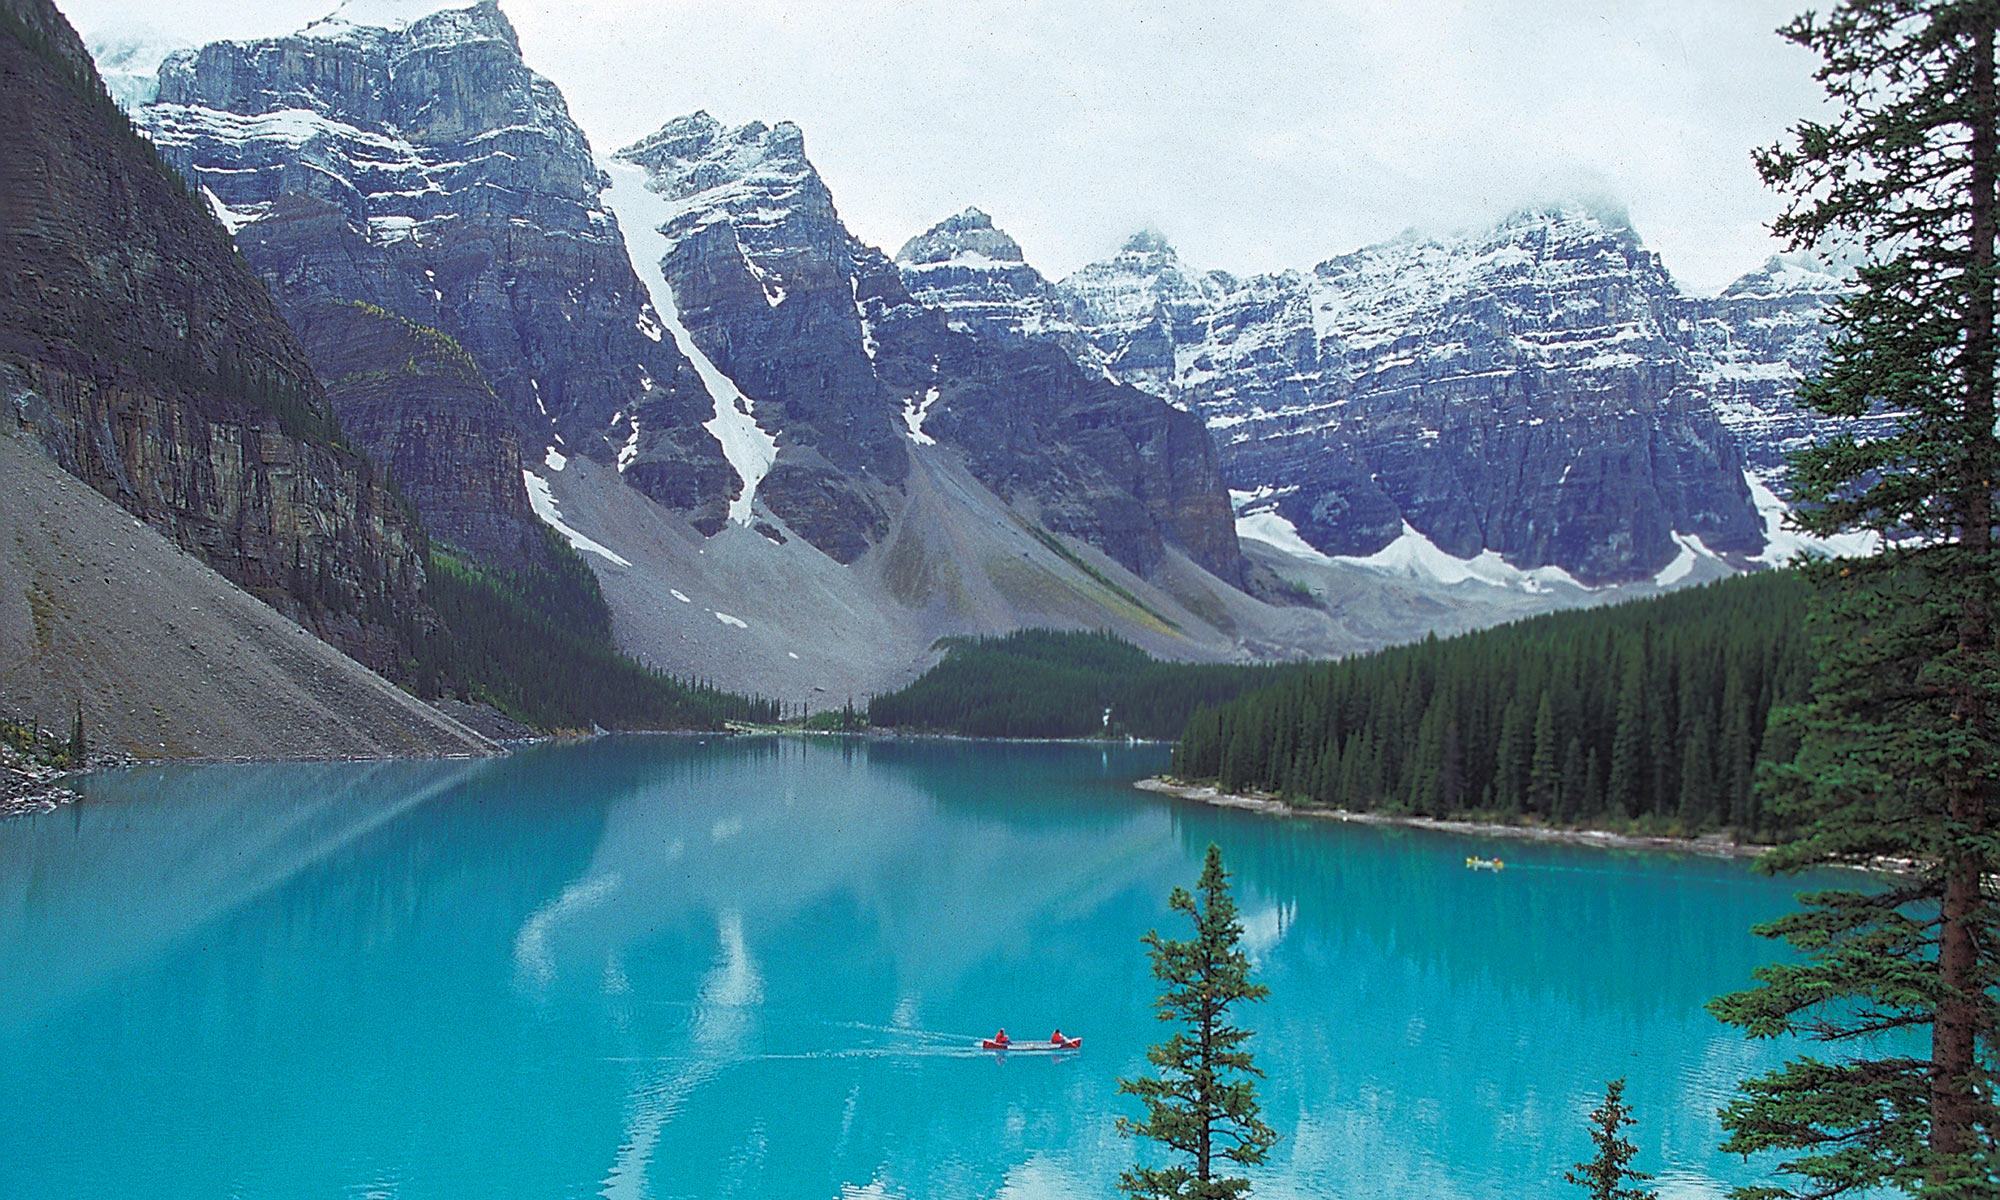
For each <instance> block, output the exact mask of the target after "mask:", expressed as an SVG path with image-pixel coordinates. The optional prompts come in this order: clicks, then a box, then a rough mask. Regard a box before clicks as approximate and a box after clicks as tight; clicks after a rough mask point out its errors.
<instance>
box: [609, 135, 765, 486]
mask: <svg viewBox="0 0 2000 1200" xmlns="http://www.w3.org/2000/svg"><path fill="white" fill-rule="evenodd" d="M598 165H599V166H600V167H602V168H603V169H604V173H605V176H606V177H607V178H608V179H609V180H610V181H611V186H610V187H609V188H608V189H606V190H605V193H604V202H605V203H606V204H608V205H610V206H611V209H612V211H613V212H615V213H617V214H618V224H619V226H620V228H621V229H623V230H624V233H625V238H626V243H627V244H628V245H629V246H631V248H632V265H633V267H634V269H636V270H637V271H638V273H639V281H640V282H641V283H643V284H645V285H646V289H647V291H648V292H649V293H650V294H651V295H652V298H653V310H654V312H655V313H657V314H658V317H659V320H660V322H661V323H662V324H663V325H664V326H665V327H666V329H667V331H668V332H669V333H671V334H673V338H674V345H676V346H677V347H679V348H680V352H681V353H682V354H683V355H685V356H687V360H688V361H689V362H690V363H692V364H693V365H694V369H695V373H696V374H697V375H699V376H700V377H701V382H702V386H703V387H705V388H707V389H708V395H709V398H710V399H711V400H712V401H714V403H715V416H714V418H713V419H712V420H709V421H706V422H703V424H702V428H704V429H706V430H708V431H709V432H710V433H711V434H714V435H715V440H716V441H718V442H720V443H722V453H723V457H725V458H727V459H728V460H729V465H730V466H731V467H734V468H735V469H736V476H737V478H738V479H740V480H742V481H743V489H742V491H741V492H739V493H738V494H737V496H736V498H735V499H733V500H731V501H730V502H729V519H730V520H732V521H735V522H736V523H737V524H739V525H748V524H750V522H751V520H752V515H753V514H752V509H751V502H752V500H754V499H755V497H756V494H757V485H758V484H759V483H762V482H763V481H764V476H765V475H767V474H769V473H770V470H771V464H772V463H773V462H774V461H776V460H777V457H778V439H777V438H776V437H774V436H773V435H772V434H771V433H769V432H768V431H766V430H765V429H764V428H763V427H762V426H761V425H759V424H757V416H756V402H755V401H753V400H751V399H750V397H748V396H746V395H744V394H743V391H742V389H741V388H738V387H737V386H736V383H735V381H733V380H731V379H730V378H729V376H727V375H725V374H723V373H722V371H721V370H720V369H719V368H718V367H716V365H715V363H714V362H712V361H711V360H710V359H709V357H708V355H707V354H705V353H703V352H702V349H701V347H700V346H698V345H696V344H695V340H694V335H693V334H691V333H689V332H688V328H687V326H686V325H684V324H682V323H681V318H680V310H679V309H678V308H677V307H676V306H675V304H674V289H673V286H672V285H671V284H669V283H668V282H667V277H666V273H665V271H664V270H662V268H661V266H660V264H661V263H662V262H664V261H665V260H666V257H667V254H668V253H669V252H670V251H671V249H672V247H671V245H670V244H669V241H668V237H667V234H666V229H667V228H668V226H669V225H670V224H671V223H672V222H673V220H674V218H675V216H676V215H677V211H676V210H677V207H678V206H676V205H675V204H674V202H673V201H671V200H669V199H668V198H667V197H665V196H663V195H661V194H660V193H659V192H657V191H655V190H654V189H653V187H652V185H651V183H650V182H649V181H648V179H647V172H646V168H644V167H642V166H639V165H638V164H637V163H631V162H625V161H622V160H620V159H617V158H608V159H604V160H602V161H601V162H600V163H599V164H598ZM780 298H781V299H782V297H780ZM637 435H638V424H637V422H634V424H633V436H634V437H635V438H636V437H637Z"/></svg>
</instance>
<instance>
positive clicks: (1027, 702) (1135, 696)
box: [868, 629, 1304, 738]
mask: <svg viewBox="0 0 2000 1200" xmlns="http://www.w3.org/2000/svg"><path fill="white" fill-rule="evenodd" d="M947 645H948V649H947V650H946V652H945V657H944V661H942V662H940V663H938V665H936V666H934V667H932V668H931V669H930V670H928V671H926V672H924V674H923V675H922V676H921V677H919V678H918V679H917V680H916V682H914V683H912V684H910V685H909V686H908V687H906V688H904V689H902V690H901V691H898V692H891V693H889V694H888V695H884V696H877V697H875V698H874V699H873V700H871V701H869V702H868V722H869V724H871V725H878V726H882V727H885V728H902V729H911V730H922V731H927V732H934V733H956V734H962V735H965V736H967V737H1095V736H1098V735H1102V734H1107V733H1108V734H1110V735H1111V736H1116V737H1125V736H1131V737H1142V738H1171V737H1175V736H1177V735H1178V734H1179V733H1180V731H1181V727H1182V726H1183V725H1185V724H1186V723H1187V719H1188V716H1189V714H1190V713H1192V712H1194V711H1195V709H1196V708H1198V707H1200V706H1202V705H1214V704H1220V703H1222V702H1224V701H1226V700H1229V699H1230V698H1232V697H1234V696H1236V695H1238V694H1239V693H1242V692H1244V691H1247V690H1248V689H1250V688H1254V687H1260V686H1263V685H1265V684H1269V683H1271V682H1273V681H1275V680H1277V679H1280V678H1282V677H1283V676H1284V675H1286V674H1288V673H1294V672H1297V671H1301V670H1303V669H1304V668H1303V667H1300V666H1297V665H1290V664H1287V665H1282V666H1243V665H1228V664H1212V663H1169V662H1161V661H1159V660H1158V659H1156V658H1153V657H1152V656H1151V655H1149V654H1147V653H1146V652H1145V651H1143V650H1141V649H1139V648H1138V647H1137V646H1134V645H1133V644H1132V643H1130V642H1128V641H1125V640H1123V639H1122V638H1118V637H1115V636H1113V635H1111V634H1108V633H1064V632H1058V631H1056V630H1053V629H1025V630H1021V631H1020V632H1018V633H1011V634H1008V635H1007V636H1005V637H984V638H952V639H949V640H948V643H947ZM1107 708H1108V709H1110V710H1111V719H1110V722H1109V724H1108V725H1107V724H1106V722H1105V719H1104V710H1105V709H1107Z"/></svg>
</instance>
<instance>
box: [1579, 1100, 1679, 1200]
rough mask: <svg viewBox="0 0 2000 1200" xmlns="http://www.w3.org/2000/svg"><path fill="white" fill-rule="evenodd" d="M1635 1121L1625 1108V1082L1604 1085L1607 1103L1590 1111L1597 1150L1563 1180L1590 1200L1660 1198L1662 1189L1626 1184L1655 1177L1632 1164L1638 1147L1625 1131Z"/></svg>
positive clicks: (1593, 1138)
mask: <svg viewBox="0 0 2000 1200" xmlns="http://www.w3.org/2000/svg"><path fill="white" fill-rule="evenodd" d="M1632 1124H1636V1122H1635V1121H1634V1120H1633V1119H1632V1110H1631V1109H1629V1108H1627V1107H1625V1081H1624V1080H1623V1079H1614V1080H1612V1081H1611V1082H1610V1083H1607V1084H1605V1085H1604V1103H1603V1104H1602V1105H1601V1106H1599V1107H1597V1108H1594V1109H1592V1110H1591V1111H1590V1140H1591V1142H1592V1143H1593V1144H1594V1145H1595V1146H1596V1147H1597V1153H1596V1154H1595V1155H1594V1156H1593V1157H1591V1158H1590V1159H1589V1160H1587V1161H1585V1162H1580V1163H1578V1164H1576V1169H1575V1170H1572V1171H1564V1172H1563V1182H1565V1183H1573V1184H1575V1185H1577V1186H1578V1187H1580V1188H1583V1189H1585V1190H1586V1191H1588V1192H1589V1193H1590V1200H1657V1197H1658V1195H1659V1193H1658V1192H1654V1191H1651V1190H1648V1189H1645V1188H1635V1187H1626V1186H1625V1184H1626V1183H1627V1182H1628V1181H1629V1182H1632V1183H1644V1182H1645V1181H1646V1180H1648V1179H1651V1178H1652V1176H1651V1175H1648V1174H1646V1173H1645V1172H1643V1171H1634V1170H1633V1169H1632V1168H1631V1166H1630V1165H1629V1164H1630V1163H1631V1162H1632V1156H1633V1155H1634V1154H1637V1153H1638V1148H1637V1147H1636V1146H1634V1145H1633V1144H1632V1143H1631V1142H1629V1141H1627V1140H1625V1137H1624V1135H1623V1134H1622V1132H1621V1131H1622V1130H1623V1129H1624V1128H1625V1127H1626V1126H1627V1125H1632Z"/></svg>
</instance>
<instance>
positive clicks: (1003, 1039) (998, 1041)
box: [991, 1029, 1012, 1046]
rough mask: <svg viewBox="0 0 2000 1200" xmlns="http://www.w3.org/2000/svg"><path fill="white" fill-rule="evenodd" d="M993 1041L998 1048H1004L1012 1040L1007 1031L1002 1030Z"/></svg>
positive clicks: (994, 1036)
mask: <svg viewBox="0 0 2000 1200" xmlns="http://www.w3.org/2000/svg"><path fill="white" fill-rule="evenodd" d="M991 1040H992V1042H993V1044H994V1045H996V1046H1004V1045H1006V1044H1007V1043H1008V1042H1009V1041H1011V1040H1012V1039H1010V1038H1009V1037H1008V1036H1007V1031H1006V1030H1005V1029H1002V1030H1001V1031H1000V1032H999V1033H996V1034H994V1035H993V1037H992V1039H991Z"/></svg>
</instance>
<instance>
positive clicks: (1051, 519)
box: [618, 114, 1242, 580]
mask: <svg viewBox="0 0 2000 1200" xmlns="http://www.w3.org/2000/svg"><path fill="white" fill-rule="evenodd" d="M618 158H620V160H624V162H630V164H634V166H640V168H644V170H646V174H648V180H646V182H648V188H650V192H652V194H654V196H658V200H662V208H660V218H662V220H660V222H658V224H656V228H658V234H660V266H662V274H664V284H666V286H668V288H670V290H672V292H674V298H676V300H674V308H676V310H678V320H680V322H684V328H686V332H688V336H690V338H692V342H694V344H696V346H698V348H700V352H702V354H704V356H706V358H708V360H712V362H714V366H716V368H718V370H720V372H724V374H726V376H728V378H730V380H734V384H736V386H740V388H742V392H744V394H746V396H748V398H750V402H752V404H754V420H756V424H758V426H760V428H762V430H764V432H766V434H768V436H770V438H772V440H774V450H776V454H774V462H772V466H770V472H768V474H766V476H764V478H762V482H760V484H758V488H756V494H758V498H760V500H762V502H764V504H768V506H770V510H772V512H774V514H778V516H782V518H784V520H786V522H788V524H792V528H796V530H800V532H802V534H804V536H806V538H808V540H812V542H814V544H816V546H820V548H822V550H828V552H830V554H834V556H836V558H844V556H852V554H858V552H860V550H864V548H866V546H868V544H872V542H876V540H880V536H882V532H884V530H886V528H888V526H886V514H888V504H886V502H884V500H882V496H884V494H892V492H894V490H896V488H898V486H900V482H902V478H904V472H906V452H908V446H934V444H942V446H948V448H952V450H956V452H960V454H962V456H964V460H966V464H968V466H970V468H972V474H974V476H976V478H978V480H980V482H982V484H986V486H988V488H992V490H994V492H996V494H998V496H1000V498H1002V500H1008V502H1010V504H1018V506H1024V508H1028V510H1030V512H1032V514H1034V518H1036V520H1040V522H1042V524H1044V526H1048V528H1050V530H1056V532H1064V534H1074V536H1078V538H1084V540H1088V542H1092V544H1096V546H1100V548H1102V550H1104V552H1108V554H1110V556H1112V558H1116V560H1118V562H1122V564H1126V566H1128V568H1132V570H1136V572H1140V574H1146V572H1150V570H1154V568H1156V566H1158V562H1160V560H1162V548H1164V544H1168V542H1172V544H1178V546H1184V548H1186V550H1188V552H1190V556H1192V558H1194V560H1196V562H1200V564H1202V566H1206V568H1208V570H1212V572H1216V574H1220V576H1222V578H1228V580H1236V578H1240V572H1242V566H1240V556H1238V550H1236V536H1234V528H1232V526H1230V520H1228V502H1226V496H1224V492H1222V488H1220V476H1218V472H1216V466H1214V454H1212V448H1210V444H1208V438H1206V432H1204V430H1202V428H1200V422H1194V420H1188V418H1186V414H1180V412H1174V410H1172V408H1168V406H1166V404H1160V402H1158V400H1154V398H1150V396H1146V394H1144V392H1138V390H1134V388H1128V386H1120V384H1118V382H1114V380H1112V378H1108V376H1106V374H1104V372H1102V370H1098V372H1090V370H1080V368H1078V366H1076V364H1074V362H1072V358H1070V356H1068V354H1066V352H1064V350H1062V346H1058V344H1050V342H1044V340H1040V338H1024V336H1018V330H1014V332H1008V330H1000V328H996V326H992V324H986V322H980V324H968V322H964V320H948V318H946V316H940V314H938V312H934V310H932V308H928V306H926V304H922V302H920V300H918V298H916V296H912V292H910V288H908V286H906V282H904V274H902V272H898V270H896V264H892V262H890V260H888V258H886V256H884V254H882V252H878V250H874V248H870V246H864V244H860V242H858V240H856V238H854V236H852V234H848V230H846V226H842V224H840V218H838V214H836V212H834V204H832V194H830V192H828V190H826V184H824V182H822V180H820V176H818V172H816V170H814V168H812V164H810V162H808V160H806V154H804V140H802V136H800V132H798V128H796V126H790V124H778V126H772V128H766V126H762V124H750V126H742V128H734V130H730V128H724V126H722V124H720V122H716V120H714V118H710V116H708V114H694V116H686V118H680V120H676V122H670V124H668V126H664V128H662V130H660V132H658V134H654V136H650V138H646V140H644V142H638V144H636V146H630V148H626V150H620V152H618ZM1010 246H1012V242H1010V240H1008V238H1006V236H1004V234H1000V232H998V230H994V228H992V222H986V220H982V218H972V216H968V218H964V220H962V222H960V224H958V226H956V228H944V226H940V230H934V232H932V234H930V240H928V242H924V240H918V244H912V248H908V254H912V256H926V258H928V262H926V266H934V268H936V270H938V274H936V276H934V278H938V280H942V278H946V276H950V274H952V272H956V270H960V268H958V266H952V264H954V262H958V264H964V262H970V258H974V256H978V258H980V260H982V262H1012V264H1014V266H1012V268H1002V270H1016V274H1020V280H1022V286H1028V288H1034V286H1038V284H1036V280H1040V276H1036V274H1034V272H1032V268H1026V266H1024V264H1020V262H1018V248H1010ZM996 254H998V256H1000V258H994V256H996ZM1042 288H1044V290H1046V284H1042Z"/></svg>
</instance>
